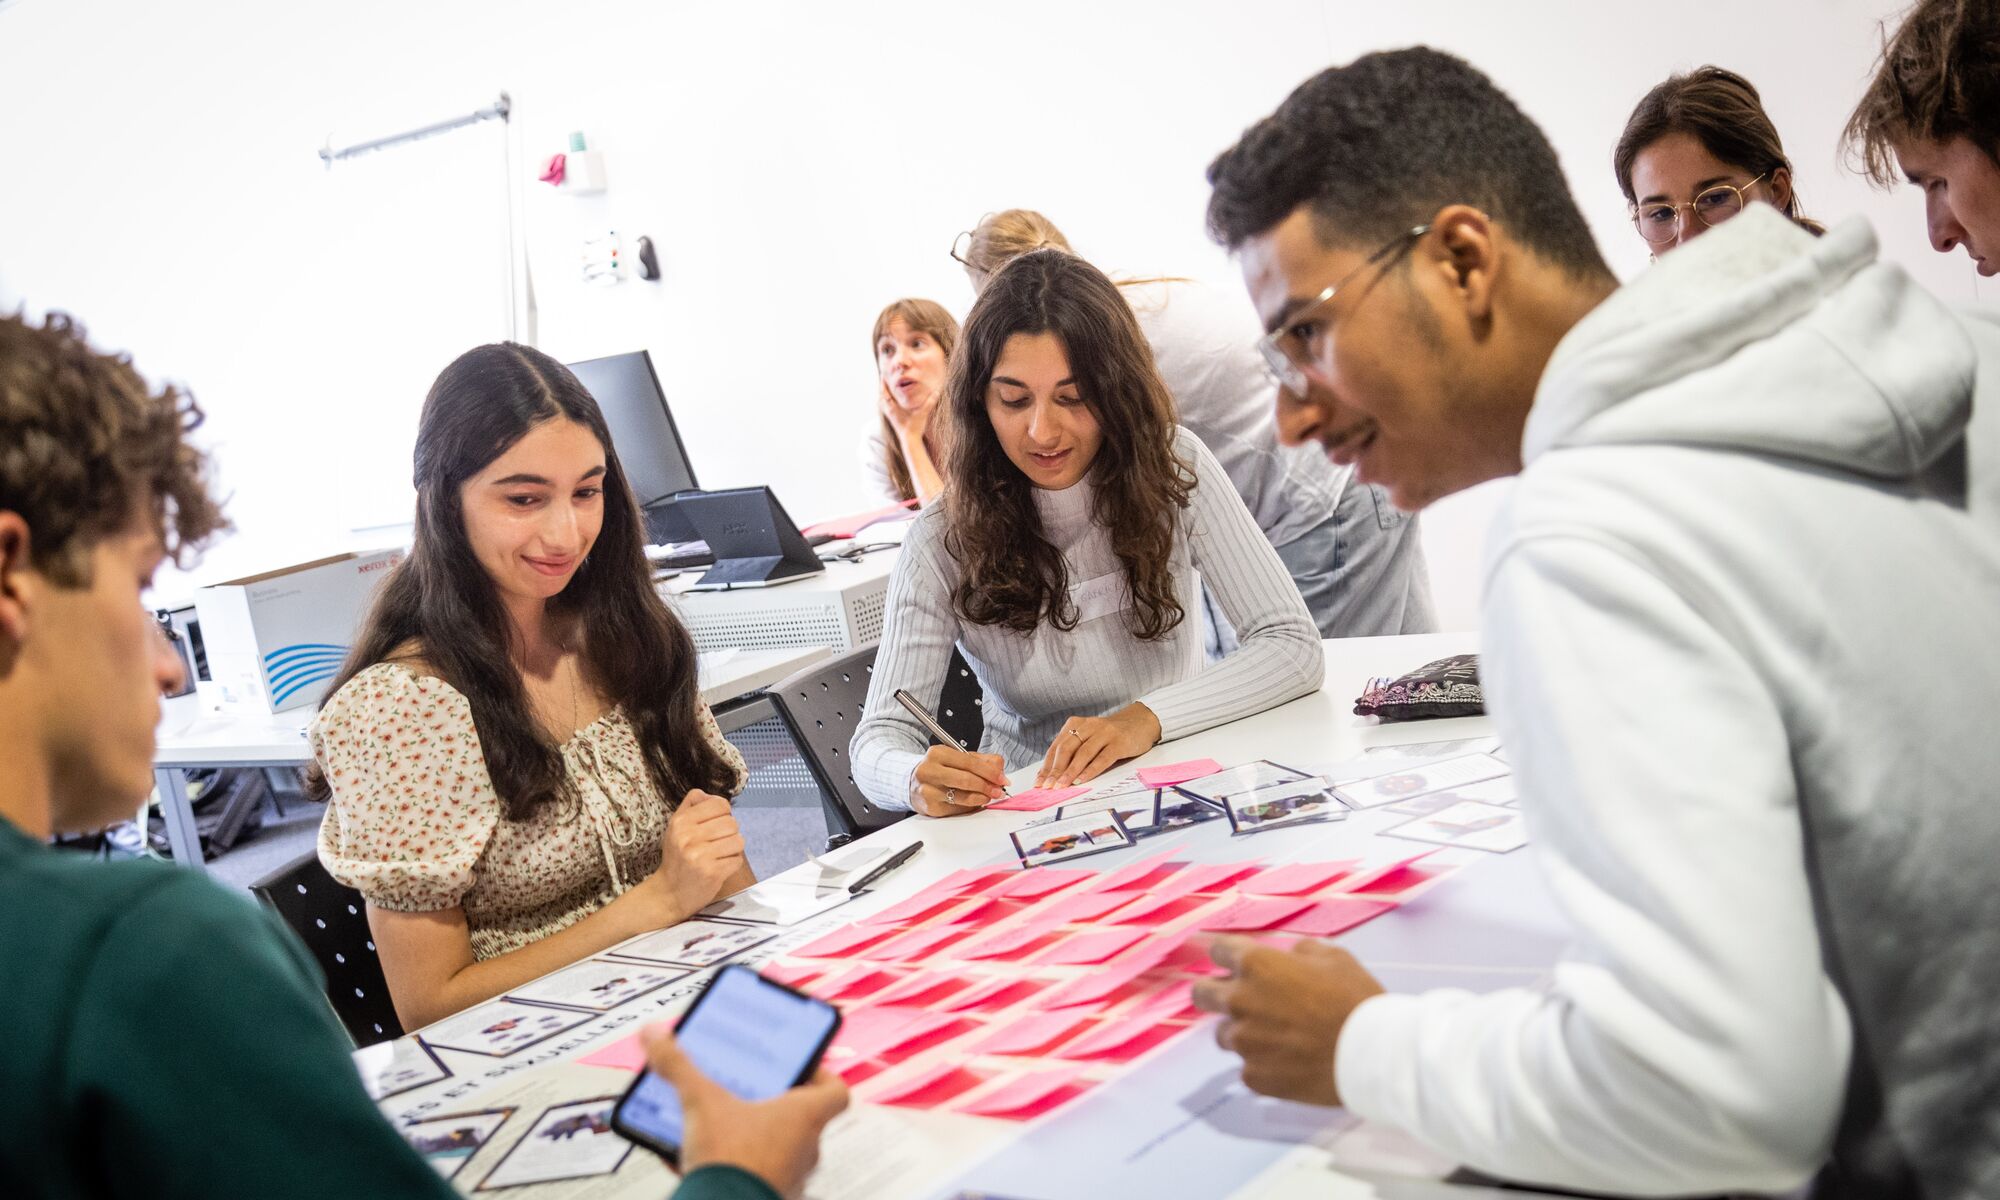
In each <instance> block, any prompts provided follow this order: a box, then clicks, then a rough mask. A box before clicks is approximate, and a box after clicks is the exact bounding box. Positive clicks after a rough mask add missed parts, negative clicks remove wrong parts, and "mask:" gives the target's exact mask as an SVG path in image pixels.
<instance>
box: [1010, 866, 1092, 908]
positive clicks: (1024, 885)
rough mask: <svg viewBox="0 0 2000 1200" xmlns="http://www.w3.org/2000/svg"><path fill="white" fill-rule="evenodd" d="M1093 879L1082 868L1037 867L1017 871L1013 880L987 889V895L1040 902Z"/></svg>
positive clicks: (1089, 873)
mask: <svg viewBox="0 0 2000 1200" xmlns="http://www.w3.org/2000/svg"><path fill="white" fill-rule="evenodd" d="M1092 878H1095V875H1094V874H1093V873H1092V872H1090V871H1086V870H1083V869H1082V868H1080V867H1037V868H1035V869H1033V870H1028V871H1016V872H1015V873H1014V877H1013V878H1012V879H1006V880H1002V881H1001V882H999V883H996V884H994V885H993V886H992V887H990V888H987V889H986V894H987V895H988V896H993V897H997V898H1004V899H1008V900H1039V899H1041V898H1042V897H1043V896H1046V895H1048V894H1050V893H1051V892H1059V891H1061V890H1063V889H1064V888H1066V887H1074V886H1076V885H1077V884H1079V883H1082V882H1083V881H1084V880H1086V879H1092Z"/></svg>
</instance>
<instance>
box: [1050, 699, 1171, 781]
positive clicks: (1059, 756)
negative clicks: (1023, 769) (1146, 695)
mask: <svg viewBox="0 0 2000 1200" xmlns="http://www.w3.org/2000/svg"><path fill="white" fill-rule="evenodd" d="M1159 741H1160V719H1159V718H1158V717H1156V716H1154V715H1153V710H1152V709H1150V708H1147V707H1146V706H1145V705H1143V704H1140V703H1139V702H1138V701H1136V700H1135V701H1133V702H1132V703H1130V704H1128V705H1126V706H1125V707H1124V708H1121V709H1119V710H1118V711H1117V712H1115V713H1112V714H1111V715H1110V716H1108V717H1071V718H1070V719H1069V720H1067V721H1064V722H1063V727H1062V732H1061V733H1058V734H1057V735H1056V741H1055V745H1053V746H1050V747H1049V756H1048V757H1047V758H1046V759H1044V760H1043V761H1042V769H1041V772H1040V774H1038V775H1037V776H1036V777H1035V786H1036V787H1068V786H1069V785H1070V784H1072V783H1082V782H1084V781H1085V780H1089V779H1095V778H1097V777H1098V776H1099V775H1102V774H1104V772H1106V771H1108V770H1110V769H1111V768H1112V766H1113V765H1115V764H1117V763H1119V762H1121V761H1123V760H1125V759H1128V758H1137V757H1139V756H1140V755H1141V754H1144V753H1145V752H1146V751H1148V750H1151V749H1152V748H1153V747H1154V746H1156V745H1158V744H1159Z"/></svg>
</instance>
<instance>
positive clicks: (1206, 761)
mask: <svg viewBox="0 0 2000 1200" xmlns="http://www.w3.org/2000/svg"><path fill="white" fill-rule="evenodd" d="M1220 770H1222V764H1221V763H1219V762H1216V761H1215V760H1214V759H1212V758H1191V759H1189V760H1188V761H1186V762H1177V763H1164V764H1162V765H1160V766H1157V767H1140V768H1139V770H1138V771H1137V774H1138V776H1139V782H1140V783H1143V784H1145V785H1146V786H1147V787H1172V786H1174V785H1175V784H1177V783H1186V782H1187V781H1188V780H1190V779H1200V778H1201V777H1202V776H1204V775H1213V774H1215V773H1216V772H1217V771H1220Z"/></svg>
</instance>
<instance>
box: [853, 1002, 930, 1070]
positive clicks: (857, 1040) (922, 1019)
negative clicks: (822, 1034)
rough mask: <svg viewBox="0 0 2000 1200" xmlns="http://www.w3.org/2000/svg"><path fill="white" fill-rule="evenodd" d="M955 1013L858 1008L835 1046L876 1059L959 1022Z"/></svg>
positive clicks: (874, 1007) (873, 1006)
mask: <svg viewBox="0 0 2000 1200" xmlns="http://www.w3.org/2000/svg"><path fill="white" fill-rule="evenodd" d="M958 1020H959V1019H958V1017H956V1016H954V1015H952V1014H951V1013H934V1012H926V1011H924V1010H923V1009H921V1008H895V1007H889V1006H875V1005H870V1006H869V1007H867V1008H857V1009H855V1010H853V1011H852V1012H849V1013H848V1014H847V1015H846V1018H845V1019H844V1020H842V1021H841V1023H840V1032H839V1033H836V1034H835V1035H834V1038H833V1044H834V1045H835V1046H837V1047H839V1048H840V1049H842V1050H845V1051H847V1052H848V1053H850V1054H852V1055H854V1056H855V1057H857V1058H874V1057H876V1056H877V1055H881V1054H886V1053H888V1052H889V1051H891V1050H894V1049H895V1048H896V1047H898V1046H901V1045H903V1044H904V1043H906V1042H912V1041H915V1040H916V1039H918V1038H920V1037H923V1036H925V1035H926V1034H932V1033H936V1032H938V1031H939V1030H941V1029H944V1028H946V1027H948V1026H951V1025H955V1024H957V1023H958Z"/></svg>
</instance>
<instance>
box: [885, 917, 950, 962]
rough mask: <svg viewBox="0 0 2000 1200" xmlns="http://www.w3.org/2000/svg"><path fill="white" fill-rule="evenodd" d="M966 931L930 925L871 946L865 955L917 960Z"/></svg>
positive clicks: (890, 959)
mask: <svg viewBox="0 0 2000 1200" xmlns="http://www.w3.org/2000/svg"><path fill="white" fill-rule="evenodd" d="M966 932H967V931H966V930H964V929H960V928H959V927H958V926H956V925H929V926H925V927H923V928H921V929H912V930H910V931H909V932H908V933H905V934H903V935H901V936H900V937H893V938H890V939H889V940H888V941H886V942H883V943H882V944H881V945H879V946H870V947H869V948H868V949H867V950H866V951H865V952H864V955H863V956H864V957H866V958H871V959H874V960H875V961H877V962H916V961H918V960H920V959H925V958H929V957H930V956H931V955H933V954H936V953H937V952H938V951H939V950H941V949H943V948H944V947H946V946H948V945H950V944H951V943H953V942H955V941H957V940H958V939H960V938H962V937H964V936H965V935H966Z"/></svg>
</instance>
